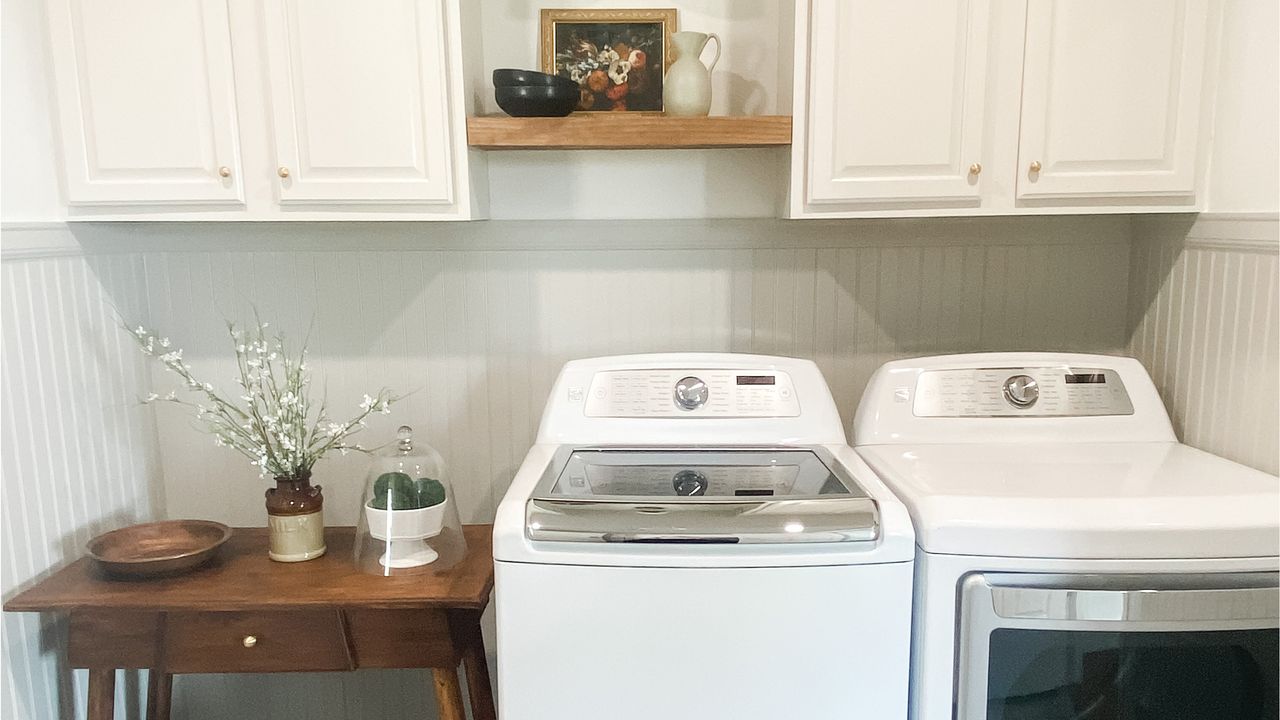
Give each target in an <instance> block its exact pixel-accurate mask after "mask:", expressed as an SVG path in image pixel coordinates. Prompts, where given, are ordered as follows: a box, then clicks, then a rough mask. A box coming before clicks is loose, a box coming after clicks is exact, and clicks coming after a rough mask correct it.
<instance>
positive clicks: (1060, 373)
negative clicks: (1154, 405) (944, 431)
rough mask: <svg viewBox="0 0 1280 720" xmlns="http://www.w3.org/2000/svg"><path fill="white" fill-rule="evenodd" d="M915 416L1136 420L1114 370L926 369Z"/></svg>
mask: <svg viewBox="0 0 1280 720" xmlns="http://www.w3.org/2000/svg"><path fill="white" fill-rule="evenodd" d="M912 395H913V398H912V406H911V410H912V414H914V415H915V416H916V417H1089V416H1096V415H1132V414H1133V402H1132V401H1131V400H1130V399H1129V393H1128V392H1126V391H1125V388H1124V383H1123V382H1121V380H1120V375H1119V374H1118V373H1117V372H1115V371H1114V370H1106V369H1101V368H1075V367H1038V368H1027V367H1015V368H966V369H952V370H926V371H924V372H922V373H920V377H919V379H918V380H917V381H916V386H915V388H914V393H912Z"/></svg>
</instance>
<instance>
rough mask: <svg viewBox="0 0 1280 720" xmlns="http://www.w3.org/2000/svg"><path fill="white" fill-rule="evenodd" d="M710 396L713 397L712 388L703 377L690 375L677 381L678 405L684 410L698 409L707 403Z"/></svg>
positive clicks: (676, 396)
mask: <svg viewBox="0 0 1280 720" xmlns="http://www.w3.org/2000/svg"><path fill="white" fill-rule="evenodd" d="M709 397H711V390H710V388H708V387H707V384H706V383H705V382H703V381H702V378H697V377H693V376H689V377H686V378H680V381H679V382H677V383H676V391H675V401H676V407H679V408H682V409H684V410H696V409H698V408H700V407H702V406H703V405H706V404H707V398H709Z"/></svg>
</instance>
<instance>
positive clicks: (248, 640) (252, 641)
mask: <svg viewBox="0 0 1280 720" xmlns="http://www.w3.org/2000/svg"><path fill="white" fill-rule="evenodd" d="M257 644H258V638H256V637H254V636H253V635H245V636H244V646H245V647H247V648H251V647H253V646H254V645H257Z"/></svg>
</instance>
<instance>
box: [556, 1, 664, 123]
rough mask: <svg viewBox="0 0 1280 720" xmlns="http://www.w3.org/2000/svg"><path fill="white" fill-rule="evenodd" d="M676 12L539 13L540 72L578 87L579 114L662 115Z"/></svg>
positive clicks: (569, 11)
mask: <svg viewBox="0 0 1280 720" xmlns="http://www.w3.org/2000/svg"><path fill="white" fill-rule="evenodd" d="M675 24H676V22H675V10H543V11H542V71H543V72H546V73H551V74H553V75H561V76H564V77H567V78H569V79H571V80H573V81H574V82H575V83H577V84H578V88H579V98H578V107H577V109H578V110H587V111H614V112H625V111H640V112H661V111H662V76H663V73H664V72H665V70H666V67H667V65H669V64H670V63H669V57H668V52H667V45H668V43H669V40H670V35H671V33H672V32H673V31H674V30H675Z"/></svg>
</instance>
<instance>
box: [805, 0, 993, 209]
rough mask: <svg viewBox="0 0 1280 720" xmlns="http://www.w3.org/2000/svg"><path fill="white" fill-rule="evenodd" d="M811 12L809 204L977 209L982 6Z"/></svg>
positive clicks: (857, 4) (877, 3) (829, 3)
mask: <svg viewBox="0 0 1280 720" xmlns="http://www.w3.org/2000/svg"><path fill="white" fill-rule="evenodd" d="M811 7H812V11H811V16H810V18H809V23H810V27H811V33H812V35H813V37H814V42H812V43H811V45H810V49H809V82H810V87H809V108H808V139H807V142H806V143H805V144H804V147H803V151H804V152H806V153H807V154H808V158H809V162H808V173H807V176H806V178H805V181H806V183H807V185H808V190H807V196H808V201H809V202H810V203H816V204H822V203H833V202H834V203H845V202H863V201H880V202H900V201H911V200H918V199H922V198H923V199H928V200H933V201H942V202H957V203H961V204H969V205H972V204H976V203H977V201H978V188H979V179H980V172H981V169H982V167H981V164H980V161H981V160H982V128H983V106H984V93H985V91H986V53H987V32H988V28H987V20H988V16H989V13H990V10H989V7H988V3H987V0H958V1H956V2H947V3H905V2H885V1H884V0H814V2H813V3H812V6H811ZM797 149H798V150H799V148H797Z"/></svg>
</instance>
